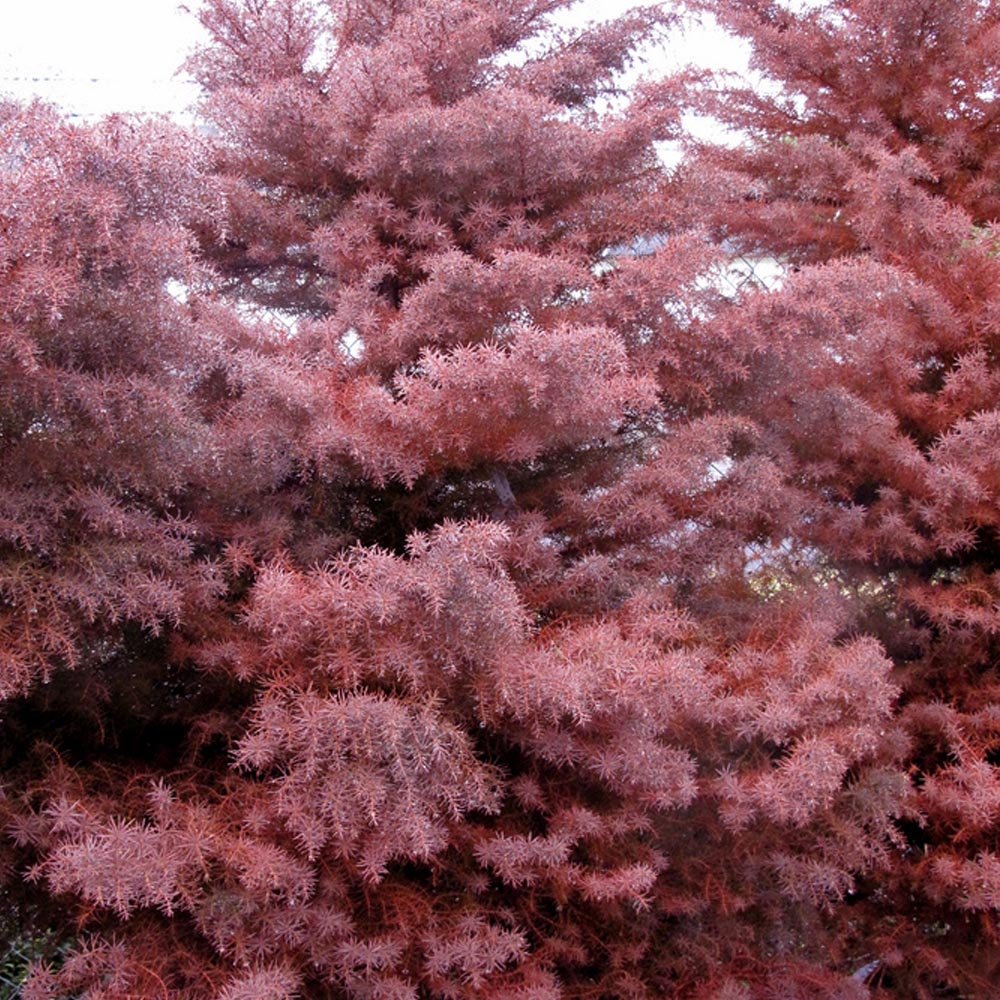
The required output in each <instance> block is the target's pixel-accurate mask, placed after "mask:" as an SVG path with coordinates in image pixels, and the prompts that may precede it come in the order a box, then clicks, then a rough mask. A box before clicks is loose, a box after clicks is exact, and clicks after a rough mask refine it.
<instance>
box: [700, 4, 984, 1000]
mask: <svg viewBox="0 0 1000 1000" xmlns="http://www.w3.org/2000/svg"><path fill="white" fill-rule="evenodd" d="M698 6H700V7H701V8H702V9H703V10H707V11H710V12H711V13H713V14H714V15H715V16H716V17H717V18H718V19H719V20H720V22H721V23H722V24H723V25H724V26H725V27H727V28H728V29H730V30H732V31H734V32H736V33H737V34H739V35H741V36H742V37H744V38H745V39H747V40H748V41H749V42H750V43H751V45H752V51H753V60H754V66H755V68H756V70H757V71H758V72H759V73H760V74H761V76H762V77H763V78H764V79H765V80H766V81H767V83H766V84H765V85H763V86H762V85H755V86H753V87H741V86H734V85H731V84H726V83H718V84H716V85H715V86H714V87H712V88H706V89H705V90H703V91H702V92H701V95H700V97H699V100H698V103H699V106H700V107H701V108H702V109H703V110H706V111H708V112H710V113H712V114H714V115H717V116H718V117H719V118H721V119H722V120H723V121H725V122H726V123H727V124H729V125H730V126H732V127H734V128H736V129H739V130H742V134H743V135H744V136H745V137H746V141H745V142H743V143H741V144H740V145H739V146H735V147H732V148H729V149H722V148H706V149H703V150H702V151H701V157H700V159H698V160H697V161H696V162H697V164H698V167H697V168H695V167H693V168H692V169H701V170H703V171H707V172H712V173H713V174H714V176H715V178H716V180H717V182H718V184H719V187H717V188H716V189H715V190H716V191H717V192H718V191H719V190H722V191H725V192H726V193H727V194H726V196H725V197H721V198H719V199H718V201H716V202H715V203H714V204H713V205H706V210H707V211H708V212H709V213H710V214H711V217H712V220H713V222H714V223H715V225H716V226H717V233H718V235H720V236H724V238H725V239H727V240H728V241H730V245H733V246H735V247H737V248H739V249H740V250H741V251H743V252H746V253H749V254H770V255H777V256H779V257H780V258H781V259H782V260H784V261H786V262H787V264H788V265H789V267H790V273H789V275H788V277H787V280H786V281H785V283H784V285H783V287H782V288H781V289H780V291H777V292H774V293H772V294H766V295H758V296H755V297H752V298H751V299H750V300H749V301H745V302H743V303H741V304H740V306H739V307H738V309H737V310H735V311H734V312H733V314H732V316H731V318H730V320H727V321H726V322H730V323H731V324H732V326H733V328H734V329H735V328H736V327H737V326H738V327H740V328H741V329H747V328H749V329H757V330H761V331H767V336H768V338H769V341H770V343H769V345H768V346H767V347H766V348H765V349H764V350H763V351H762V352H761V353H760V355H759V356H758V359H757V363H756V367H755V370H754V371H753V373H752V374H750V375H749V376H748V378H747V379H746V380H745V383H744V384H745V386H746V393H745V399H744V401H743V403H742V405H743V406H744V407H745V412H746V413H747V414H748V415H751V414H752V416H753V419H754V420H755V422H756V424H757V426H759V427H760V428H761V440H762V442H764V448H765V450H766V451H767V452H768V453H769V454H771V455H773V456H774V457H775V461H776V462H778V463H779V464H780V465H781V467H782V468H783V470H784V471H783V475H784V477H785V482H786V484H787V486H788V487H790V488H794V489H795V490H796V491H797V492H798V493H799V494H800V495H801V496H802V498H803V499H802V505H803V511H804V512H805V515H806V516H805V517H804V518H803V519H802V521H801V522H800V523H799V525H798V526H797V527H796V529H795V531H794V538H795V540H796V543H797V544H798V545H800V546H803V547H804V548H806V549H807V550H808V551H809V552H810V553H811V555H810V556H809V558H811V559H812V560H813V562H814V564H815V565H816V566H817V567H818V570H817V571H818V572H822V573H824V574H830V575H831V578H832V579H834V580H835V581H836V583H837V585H838V586H839V587H840V588H842V590H843V591H844V593H845V594H848V593H850V594H852V595H853V600H854V602H855V620H856V622H857V627H858V628H859V629H862V630H864V631H866V632H868V633H870V634H874V635H877V636H879V637H880V638H881V639H882V641H883V642H884V643H885V645H886V647H887V650H888V652H889V654H890V655H891V657H892V659H893V661H894V668H895V669H894V674H893V677H894V680H895V681H896V683H898V684H900V685H901V686H902V689H903V696H902V711H901V715H900V717H899V720H898V729H899V736H900V738H901V739H904V740H905V741H906V745H907V747H908V750H907V760H908V762H909V767H910V770H911V774H912V778H913V782H914V793H913V800H912V805H911V808H912V810H913V813H912V819H911V820H910V821H908V822H906V823H904V824H902V826H901V831H902V832H903V833H904V834H905V838H906V839H905V843H904V845H903V849H902V851H901V853H900V854H899V855H898V857H897V858H896V859H895V861H894V864H893V870H892V872H891V876H886V877H880V878H878V879H873V880H871V881H870V882H868V883H867V884H865V886H864V887H863V889H862V890H861V891H860V892H859V894H858V896H857V897H856V898H857V900H858V903H857V905H855V907H853V910H854V913H855V927H856V928H863V930H861V932H860V939H861V944H860V949H861V950H864V951H865V952H868V953H870V954H871V956H872V958H873V960H875V961H877V962H880V963H881V965H880V966H879V968H878V971H877V972H876V973H875V974H874V975H873V976H872V983H873V985H878V986H880V987H881V988H883V989H885V990H888V991H891V992H893V994H894V995H899V996H920V997H932V996H943V995H946V994H945V993H943V992H936V991H940V990H943V989H952V990H959V991H961V995H963V996H975V997H987V996H993V995H995V992H996V989H997V982H998V980H1000V925H998V923H997V917H998V909H1000V867H998V864H1000V862H998V856H997V833H998V830H1000V827H998V823H1000V770H998V765H1000V758H998V752H1000V728H998V719H1000V714H998V713H1000V702H998V696H1000V687H998V677H997V669H996V634H997V628H998V623H1000V619H998V616H997V615H998V611H997V609H998V607H1000V601H998V597H1000V592H998V581H1000V575H998V574H1000V563H998V559H997V556H998V550H997V534H996V532H997V500H998V494H997V480H996V469H997V437H996V427H997V420H998V414H997V386H998V378H1000V365H998V355H997V350H998V342H1000V341H998V338H1000V326H998V319H1000V298H998V296H1000V259H998V253H997V247H998V243H997V230H996V221H997V215H998V210H1000V202H998V192H1000V160H998V156H1000V143H998V139H1000V118H998V97H997V91H996V87H997V80H998V74H1000V55H998V53H1000V48H998V40H1000V7H998V5H997V4H996V3H994V2H989V0H986V2H980V0H935V2H931V0H888V2H879V3H868V2H857V0H835V2H824V3H819V4H812V5H809V6H808V7H804V8H803V7H802V6H801V5H799V6H795V5H792V4H786V3H771V2H767V3H763V2H757V0H724V2H705V3H701V4H699V5H698ZM866 939H867V943H865V941H866ZM947 995H952V994H951V993H948V994H947ZM955 995H958V994H955Z"/></svg>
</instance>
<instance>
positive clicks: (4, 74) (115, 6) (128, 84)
mask: <svg viewBox="0 0 1000 1000" xmlns="http://www.w3.org/2000/svg"><path fill="white" fill-rule="evenodd" d="M188 2H189V4H190V6H192V7H196V6H197V0H188ZM0 3H2V4H3V6H4V7H5V8H6V9H5V10H4V12H3V35H2V36H0V92H6V93H9V94H12V95H14V96H15V97H18V98H27V97H31V96H35V95H37V96H39V97H42V98H44V99H45V100H48V101H51V102H53V103H55V104H58V105H60V106H61V107H62V108H63V109H64V110H65V111H66V112H67V113H69V114H72V115H78V116H82V117H85V118H93V117H97V116H100V115H103V114H110V113H113V112H150V113H173V114H181V113H183V112H184V110H185V109H186V108H188V107H189V106H190V105H191V104H192V103H193V102H194V101H195V99H196V98H197V89H196V88H195V87H194V85H193V84H192V83H191V82H190V81H187V80H185V79H183V78H181V77H179V76H177V75H176V70H177V67H178V66H179V65H180V63H181V62H182V61H183V60H184V57H185V55H186V54H187V52H188V51H189V50H190V49H191V48H192V46H194V45H195V44H196V43H197V42H198V40H199V38H200V37H201V27H200V25H199V24H198V23H197V21H196V19H195V18H194V16H193V15H191V14H188V13H185V12H184V11H182V10H180V9H179V6H180V3H179V0H0ZM633 6H636V0H583V2H582V3H580V4H579V7H578V8H577V9H578V10H579V12H580V14H579V16H580V18H581V19H586V20H590V19H596V18H604V17H610V16H612V15H614V14H616V13H618V12H620V11H623V10H627V9H628V8H629V7H633ZM665 59H666V61H667V62H668V63H670V64H673V65H678V64H680V63H681V62H685V61H686V62H695V63H698V64H700V65H704V66H708V67H711V68H742V66H743V65H745V55H744V54H743V50H742V48H741V46H740V45H739V44H738V43H736V42H734V41H733V40H732V39H730V38H728V37H726V36H725V35H722V34H721V33H720V32H718V31H706V30H698V31H696V32H693V33H691V34H690V35H688V36H687V37H686V38H685V40H684V43H683V44H682V45H681V46H679V47H678V49H677V50H676V53H675V52H671V53H670V54H669V55H667V56H665Z"/></svg>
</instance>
